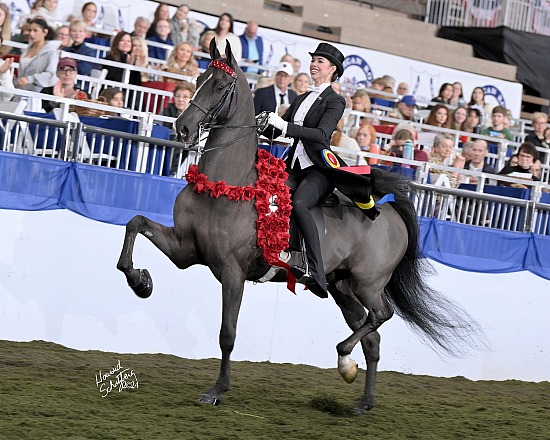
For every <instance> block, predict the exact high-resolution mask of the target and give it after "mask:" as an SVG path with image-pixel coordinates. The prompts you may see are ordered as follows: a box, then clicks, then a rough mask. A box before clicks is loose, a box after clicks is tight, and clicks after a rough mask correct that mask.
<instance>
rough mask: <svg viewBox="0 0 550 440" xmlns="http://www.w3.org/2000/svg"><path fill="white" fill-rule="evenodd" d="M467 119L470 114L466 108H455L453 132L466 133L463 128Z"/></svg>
mask: <svg viewBox="0 0 550 440" xmlns="http://www.w3.org/2000/svg"><path fill="white" fill-rule="evenodd" d="M467 117H468V112H467V110H466V109H465V108H464V107H457V108H455V109H454V110H453V112H452V114H451V128H452V129H453V130H458V131H464V130H463V128H464V125H465V123H466V118H467Z"/></svg>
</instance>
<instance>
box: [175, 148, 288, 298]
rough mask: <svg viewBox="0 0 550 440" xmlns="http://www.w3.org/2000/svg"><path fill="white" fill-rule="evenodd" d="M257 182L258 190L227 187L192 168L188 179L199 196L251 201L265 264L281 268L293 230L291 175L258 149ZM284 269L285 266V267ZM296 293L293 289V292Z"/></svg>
mask: <svg viewBox="0 0 550 440" xmlns="http://www.w3.org/2000/svg"><path fill="white" fill-rule="evenodd" d="M256 169H257V170H258V180H257V181H256V188H254V187H252V185H249V186H233V185H227V184H226V183H225V182H224V181H223V180H220V181H218V182H210V181H209V180H208V177H207V176H206V175H205V174H199V167H198V166H197V165H191V166H190V167H189V171H188V172H187V174H186V175H185V179H186V180H187V182H188V183H191V184H194V185H195V186H194V188H193V189H194V191H195V192H196V193H204V192H207V191H208V192H209V193H210V197H214V198H216V199H217V198H219V197H221V196H226V197H227V198H228V199H229V200H242V201H247V200H252V199H253V198H254V197H256V202H255V203H254V206H255V207H256V211H257V212H258V220H257V221H256V229H257V235H258V240H257V244H258V246H259V247H260V248H261V249H262V251H263V254H264V258H265V260H266V261H267V262H268V263H269V264H271V265H278V266H282V265H283V264H284V263H282V262H280V261H279V253H280V252H281V251H282V250H285V249H287V248H288V240H289V238H290V235H289V234H288V230H289V226H290V211H291V209H292V205H291V203H290V190H289V188H288V186H286V184H285V182H286V180H287V178H288V174H287V172H286V171H285V169H286V167H285V163H284V161H283V160H282V159H277V158H276V157H275V156H272V155H271V154H270V153H268V152H267V151H265V150H262V149H258V163H257V164H256ZM283 267H284V266H283ZM291 290H292V291H294V290H293V289H291Z"/></svg>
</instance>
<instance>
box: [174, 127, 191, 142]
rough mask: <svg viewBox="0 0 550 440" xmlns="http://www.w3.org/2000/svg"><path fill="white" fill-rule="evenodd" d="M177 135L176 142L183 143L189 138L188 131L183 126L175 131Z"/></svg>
mask: <svg viewBox="0 0 550 440" xmlns="http://www.w3.org/2000/svg"><path fill="white" fill-rule="evenodd" d="M177 133H178V135H177V136H176V140H177V141H178V142H185V141H186V140H187V138H188V137H189V130H187V127H185V126H183V127H180V129H179V130H178V131H177Z"/></svg>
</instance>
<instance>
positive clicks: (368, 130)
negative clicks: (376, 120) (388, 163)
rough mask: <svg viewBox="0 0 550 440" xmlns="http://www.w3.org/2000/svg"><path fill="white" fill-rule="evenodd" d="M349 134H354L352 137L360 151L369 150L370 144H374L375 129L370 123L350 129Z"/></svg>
mask: <svg viewBox="0 0 550 440" xmlns="http://www.w3.org/2000/svg"><path fill="white" fill-rule="evenodd" d="M350 134H353V135H354V136H353V138H354V139H355V140H356V141H357V145H359V149H360V150H361V151H370V148H371V146H372V145H373V144H376V137H377V136H376V130H375V129H374V127H373V126H372V125H369V124H363V125H361V126H360V127H357V128H356V129H354V130H351V131H350Z"/></svg>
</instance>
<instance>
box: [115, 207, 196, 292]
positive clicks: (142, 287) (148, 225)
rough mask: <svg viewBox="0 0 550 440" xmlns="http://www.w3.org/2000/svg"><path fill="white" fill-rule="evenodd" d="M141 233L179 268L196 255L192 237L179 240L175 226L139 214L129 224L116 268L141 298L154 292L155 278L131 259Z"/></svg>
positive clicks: (191, 260)
mask: <svg viewBox="0 0 550 440" xmlns="http://www.w3.org/2000/svg"><path fill="white" fill-rule="evenodd" d="M138 234H143V235H144V236H145V237H147V238H148V239H149V240H150V241H151V242H152V243H153V244H154V245H155V246H156V247H157V248H159V250H160V251H162V252H163V253H164V254H165V255H166V256H167V257H168V258H170V260H172V262H173V263H174V264H175V265H176V266H177V267H179V268H185V267H188V266H190V265H191V264H193V263H194V261H193V258H194V256H195V255H196V253H195V249H194V245H193V242H192V240H186V239H185V237H182V238H181V239H180V240H177V239H176V235H175V232H174V228H170V227H167V226H164V225H161V224H160V223H157V222H154V221H152V220H150V219H148V218H147V217H144V216H142V215H136V216H135V217H134V218H132V219H131V220H130V221H129V222H128V224H127V225H126V235H125V236H124V244H123V246H122V251H121V253H120V257H119V259H118V263H117V269H118V270H120V271H121V272H122V273H124V275H126V280H127V281H128V285H129V286H130V287H131V288H132V290H133V291H134V293H135V294H136V295H138V296H139V297H141V298H147V297H149V296H150V295H151V293H152V292H153V281H152V279H151V276H150V275H149V271H148V270H147V269H135V268H134V262H133V260H132V254H133V252H134V243H135V241H136V237H137V235H138Z"/></svg>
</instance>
